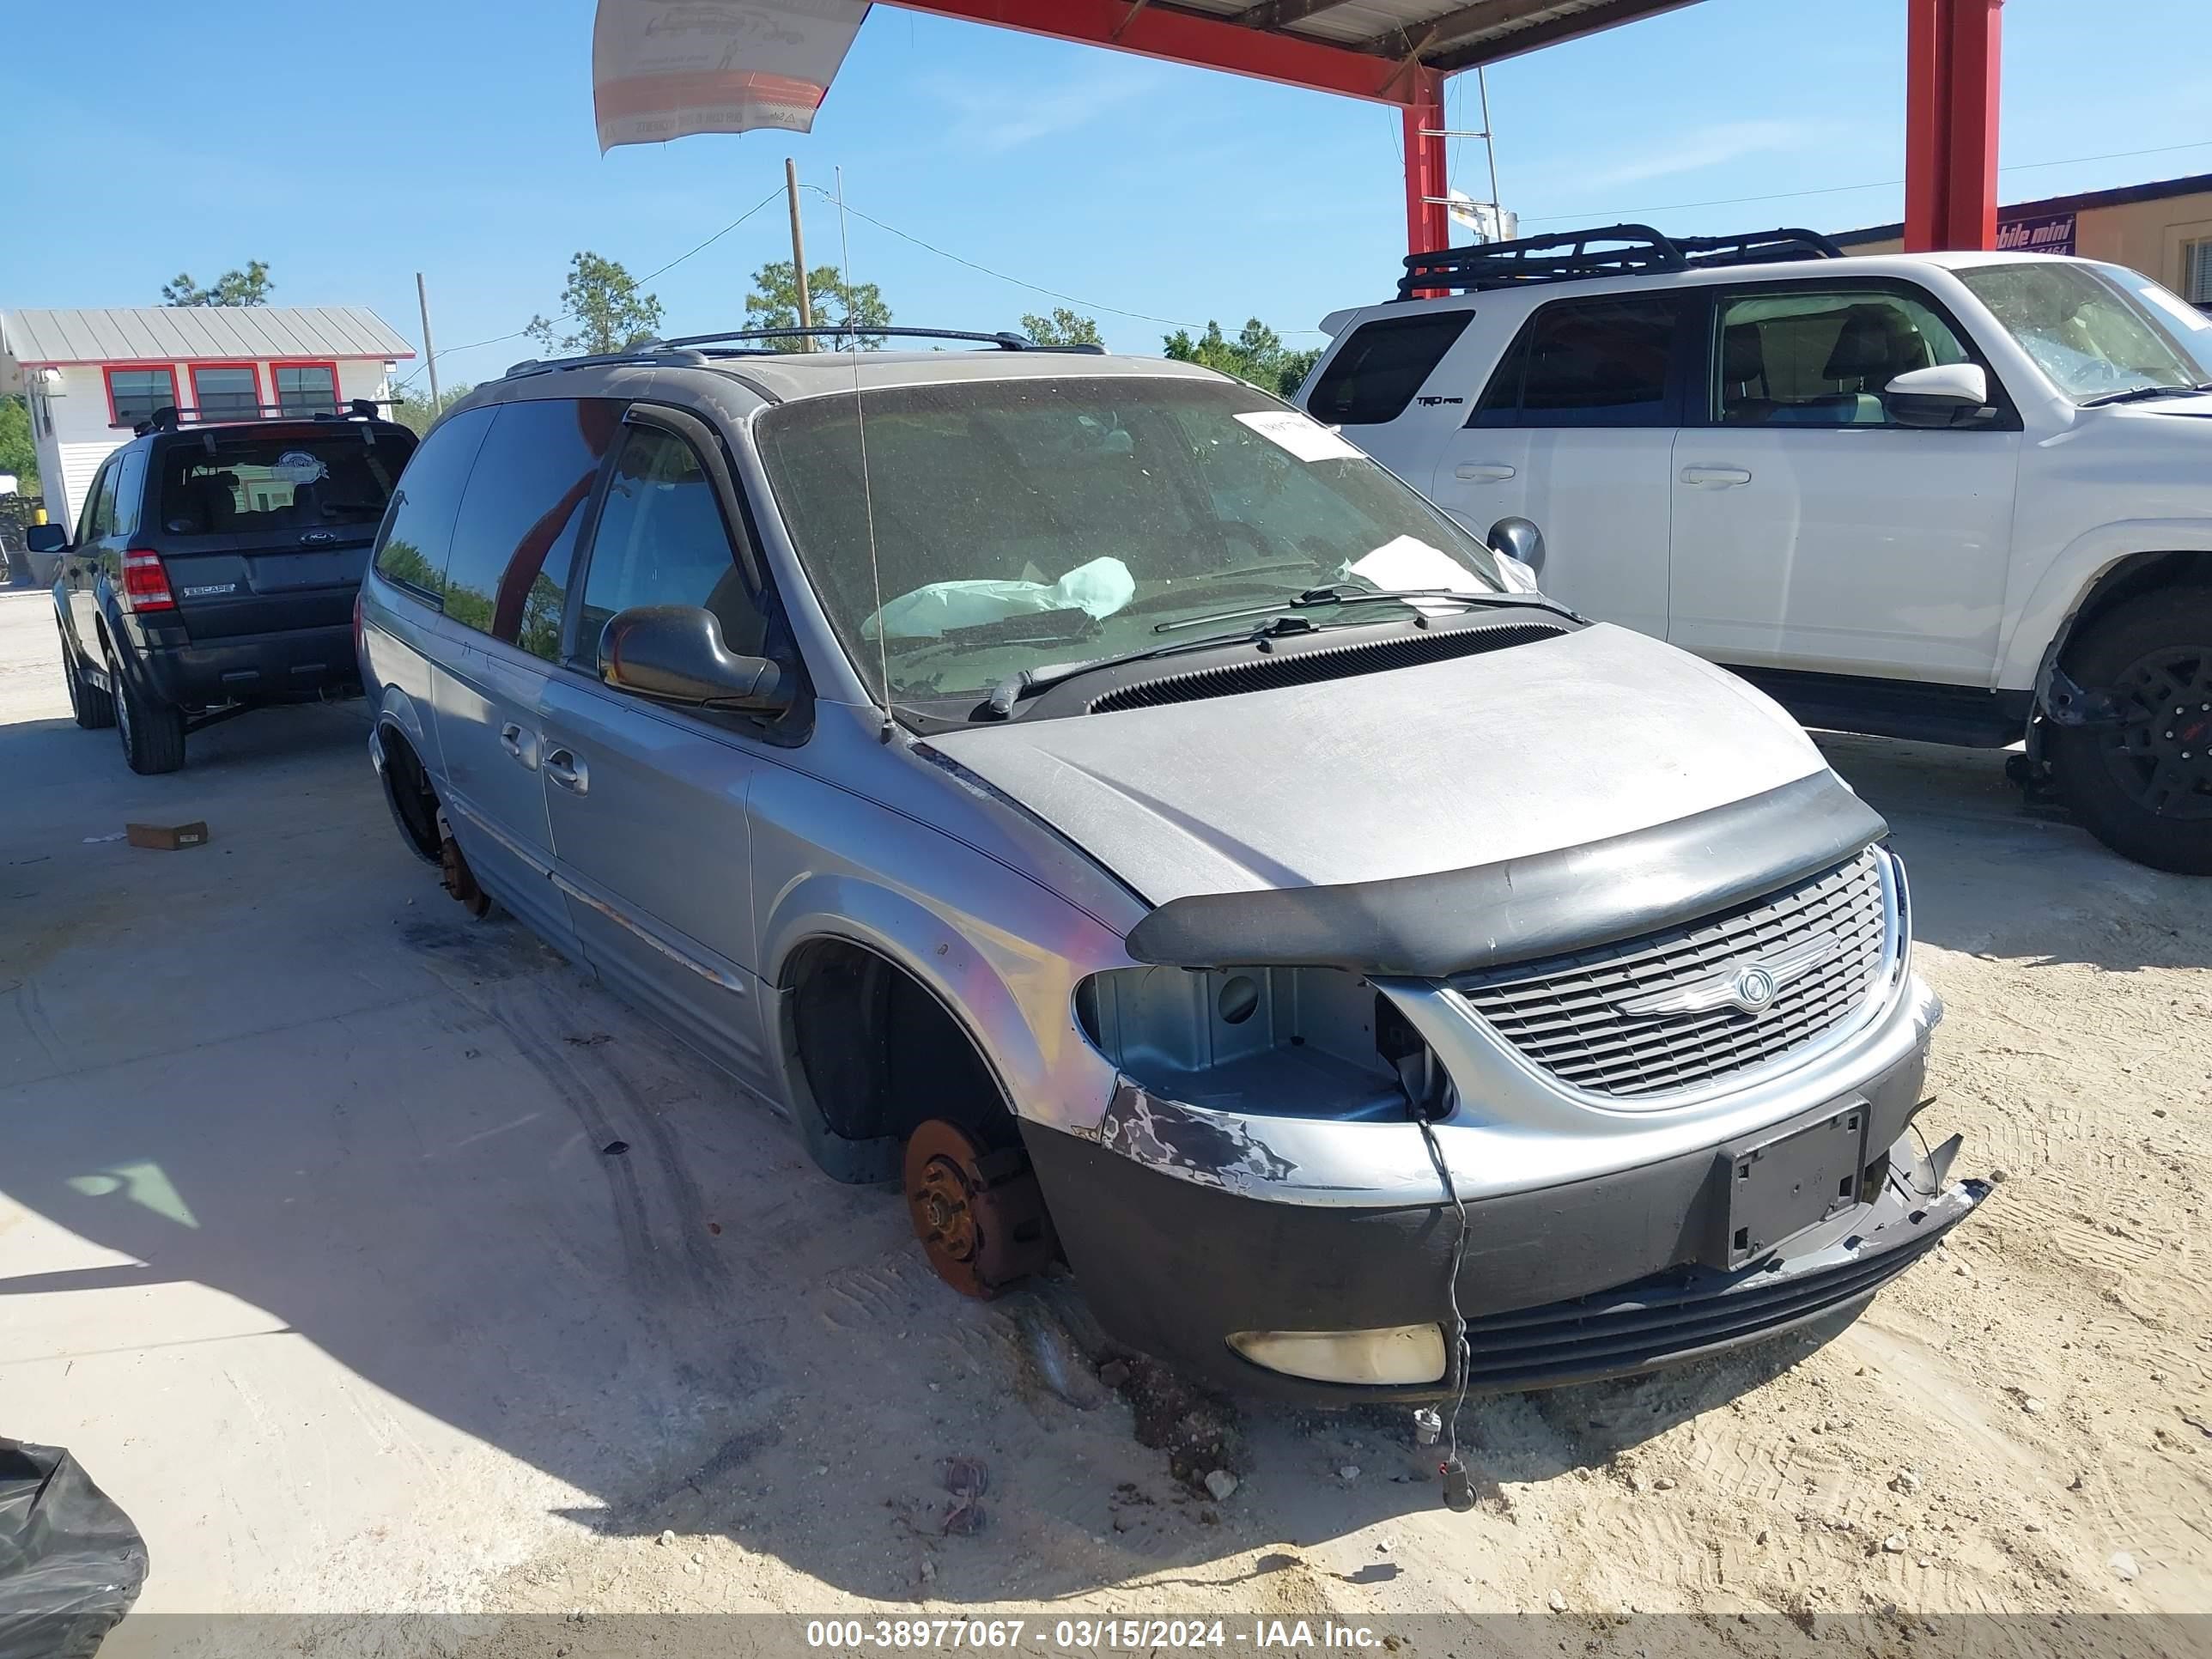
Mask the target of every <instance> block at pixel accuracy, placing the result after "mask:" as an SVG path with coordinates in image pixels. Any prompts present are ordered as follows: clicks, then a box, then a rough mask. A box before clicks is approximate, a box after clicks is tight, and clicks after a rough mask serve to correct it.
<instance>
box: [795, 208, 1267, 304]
mask: <svg viewBox="0 0 2212 1659" xmlns="http://www.w3.org/2000/svg"><path fill="white" fill-rule="evenodd" d="M803 188H805V189H807V190H811V191H813V192H814V193H815V194H816V195H817V196H819V197H823V199H824V200H827V201H835V200H836V197H834V196H831V195H830V194H829V191H826V190H824V189H823V188H822V186H821V185H805V186H803ZM845 211H847V212H848V213H849V214H851V215H852V216H854V218H855V219H866V220H867V222H869V223H870V224H872V225H873V226H874V227H875V228H877V229H878V230H887V231H889V232H890V234H892V235H894V236H896V237H897V238H898V239H899V240H901V241H904V242H912V243H913V244H914V245H915V246H916V247H918V248H924V249H927V251H928V252H932V253H934V254H935V255H937V257H938V258H940V259H950V260H951V261H952V263H953V264H956V265H965V266H967V267H968V269H969V270H980V271H981V272H982V273H983V275H985V276H993V277H996V278H997V279H998V280H999V281H1000V282H1002V283H1012V284H1013V285H1014V286H1015V287H1016V288H1025V289H1029V290H1030V293H1032V294H1042V295H1046V296H1047V297H1048V298H1049V299H1054V300H1065V301H1067V303H1068V304H1070V305H1072V306H1081V307H1083V308H1084V309H1085V311H1104V312H1109V313H1112V314H1113V315H1115V316H1116V317H1130V318H1133V319H1136V320H1137V321H1138V322H1140V323H1165V324H1166V325H1168V326H1169V327H1170V328H1195V329H1203V328H1204V327H1205V326H1206V325H1205V324H1203V323H1193V322H1185V321H1182V320H1180V319H1176V318H1174V317H1155V316H1153V315H1152V313H1150V312H1145V311H1124V310H1123V309H1122V308H1121V307H1120V306H1109V305H1101V304H1100V303H1099V302H1098V301H1096V300H1083V299H1079V298H1077V297H1076V296H1075V295H1073V294H1062V293H1061V292H1060V290H1059V289H1056V288H1046V287H1044V286H1042V284H1040V283H1030V282H1024V280H1023V279H1022V278H1020V277H1019V276H1007V275H1006V272H1005V271H1003V270H992V269H991V267H990V266H988V265H983V264H976V263H975V260H973V259H966V258H962V257H961V256H960V255H959V254H957V253H951V252H947V251H946V250H945V249H944V248H941V247H939V246H937V245H936V244H935V243H934V242H925V241H923V240H921V237H919V236H915V235H910V234H908V233H907V232H905V231H903V230H901V229H900V228H898V227H897V226H896V225H887V224H885V223H884V222H883V221H882V220H880V219H878V218H876V217H874V216H872V215H870V214H866V213H863V212H861V211H860V209H858V208H856V207H854V205H853V204H851V203H849V202H848V203H846V204H845ZM1300 332H1309V331H1305V330H1301V331H1300Z"/></svg>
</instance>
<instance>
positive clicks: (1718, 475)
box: [1682, 466, 1751, 489]
mask: <svg viewBox="0 0 2212 1659" xmlns="http://www.w3.org/2000/svg"><path fill="white" fill-rule="evenodd" d="M1682 482H1683V483H1686V484H1700V485H1703V486H1704V487H1705V489H1735V487H1736V486H1737V485H1738V484H1747V483H1750V482H1751V469H1750V468H1749V467H1747V466H1686V467H1684V468H1683V469H1682Z"/></svg>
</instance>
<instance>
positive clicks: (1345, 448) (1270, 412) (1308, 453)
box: [1237, 409, 1359, 461]
mask: <svg viewBox="0 0 2212 1659" xmlns="http://www.w3.org/2000/svg"><path fill="white" fill-rule="evenodd" d="M1237 419H1238V420H1239V421H1242V422H1243V423H1244V424H1245V425H1246V426H1249V427H1250V428H1252V430H1253V431H1255V432H1256V433H1258V434H1259V435H1261V437H1263V438H1265V439H1266V440H1267V441H1268V442H1270V443H1272V444H1274V445H1276V446H1278V447H1280V448H1283V449H1287V450H1289V451H1290V452H1291V454H1293V455H1295V456H1297V458H1298V459H1300V460H1302V461H1356V460H1358V459H1359V451H1358V449H1356V448H1354V447H1352V445H1350V444H1348V443H1346V441H1344V439H1343V437H1342V436H1341V435H1340V434H1337V433H1334V432H1332V431H1330V430H1329V429H1328V428H1327V427H1325V426H1323V425H1322V423H1321V422H1318V421H1316V420H1313V419H1310V417H1308V416H1304V415H1301V414H1299V413H1298V412H1297V410H1291V409H1254V410H1246V411H1244V412H1243V414H1240V415H1239V416H1237Z"/></svg>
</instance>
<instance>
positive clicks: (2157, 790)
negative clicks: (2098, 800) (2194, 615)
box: [2106, 646, 2212, 819]
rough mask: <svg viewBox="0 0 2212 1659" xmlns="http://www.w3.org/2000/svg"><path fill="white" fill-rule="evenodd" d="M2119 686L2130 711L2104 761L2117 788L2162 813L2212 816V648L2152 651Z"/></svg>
mask: <svg viewBox="0 0 2212 1659" xmlns="http://www.w3.org/2000/svg"><path fill="white" fill-rule="evenodd" d="M2114 690H2116V691H2117V692H2118V696H2119V699H2120V702H2121V705H2122V707H2123V708H2124V710H2125V711H2126V713H2125V717H2124V720H2123V721H2122V723H2121V725H2120V726H2118V728H2117V729H2116V730H2115V731H2114V732H2113V733H2112V738H2111V739H2110V746H2109V748H2108V749H2107V750H2106V759H2107V762H2108V763H2109V764H2110V765H2111V767H2112V772H2113V775H2114V776H2115V777H2116V778H2117V779H2118V781H2119V784H2120V787H2122V788H2123V789H2124V790H2125V791H2126V792H2127V793H2128V795H2129V797H2130V799H2132V800H2134V801H2135V802H2136V804H2137V805H2140V806H2142V807H2144V808H2146V809H2148V811H2152V812H2155V813H2157V814H2158V815H2159V816H2160V817H2169V818H2186V819H2197V818H2212V646H2169V647H2166V648H2165V649H2162V650H2159V651H2154V652H2152V653H2150V654H2149V655H2148V656H2145V657H2142V658H2139V659H2136V661H2135V662H2134V663H2133V664H2131V665H2130V666H2129V668H2128V669H2127V671H2126V672H2124V673H2123V674H2122V675H2120V677H2119V678H2118V683H2117V684H2116V685H2115V687H2114Z"/></svg>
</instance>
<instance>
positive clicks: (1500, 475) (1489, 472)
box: [1452, 461, 1513, 483]
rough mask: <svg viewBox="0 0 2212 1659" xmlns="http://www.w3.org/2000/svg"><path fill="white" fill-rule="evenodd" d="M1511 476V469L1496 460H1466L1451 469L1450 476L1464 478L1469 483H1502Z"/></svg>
mask: <svg viewBox="0 0 2212 1659" xmlns="http://www.w3.org/2000/svg"><path fill="white" fill-rule="evenodd" d="M1512 476H1513V469H1512V468H1511V467H1510V466H1506V465H1504V464H1502V463H1500V462H1498V461H1468V462H1467V463H1465V464H1464V465H1460V466H1455V467H1454V468H1453V469H1452V477H1455V478H1465V479H1466V480H1467V481H1468V483H1504V481H1505V480H1506V479H1508V478H1510V477H1512Z"/></svg>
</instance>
